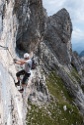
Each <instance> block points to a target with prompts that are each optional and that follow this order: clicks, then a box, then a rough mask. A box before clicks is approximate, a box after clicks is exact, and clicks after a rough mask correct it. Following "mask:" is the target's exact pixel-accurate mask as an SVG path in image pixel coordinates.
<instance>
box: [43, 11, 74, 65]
mask: <svg viewBox="0 0 84 125" xmlns="http://www.w3.org/2000/svg"><path fill="white" fill-rule="evenodd" d="M71 33H72V23H71V20H70V16H69V14H68V12H67V11H66V10H65V9H62V10H61V11H59V12H58V13H57V14H55V15H53V16H51V17H49V18H48V21H47V28H46V33H45V36H44V41H45V44H47V45H49V46H50V48H52V52H53V53H54V54H55V56H56V57H57V59H58V60H59V61H60V63H61V64H69V63H70V62H71V51H72V49H71Z"/></svg>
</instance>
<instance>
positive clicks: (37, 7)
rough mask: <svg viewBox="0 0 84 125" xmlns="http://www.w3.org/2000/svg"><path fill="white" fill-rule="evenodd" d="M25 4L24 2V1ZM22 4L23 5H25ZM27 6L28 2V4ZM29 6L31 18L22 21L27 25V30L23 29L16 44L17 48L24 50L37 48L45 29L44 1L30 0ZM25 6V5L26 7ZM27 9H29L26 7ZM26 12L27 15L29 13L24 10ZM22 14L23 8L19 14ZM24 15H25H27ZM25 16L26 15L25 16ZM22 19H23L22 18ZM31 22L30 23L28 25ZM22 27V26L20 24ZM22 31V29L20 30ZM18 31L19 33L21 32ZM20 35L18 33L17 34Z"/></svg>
mask: <svg viewBox="0 0 84 125" xmlns="http://www.w3.org/2000/svg"><path fill="white" fill-rule="evenodd" d="M23 4H24V3H23ZM23 4H22V5H23ZM26 6H27V4H26ZM28 6H29V13H30V20H29V21H28V20H27V22H23V20H22V22H21V23H23V27H26V30H24V28H23V29H22V35H21V37H19V39H17V41H16V44H17V48H18V49H20V50H22V51H29V52H30V51H32V50H34V49H35V46H38V43H39V42H40V40H41V38H42V34H43V31H44V25H45V24H44V20H45V18H44V14H43V7H42V1H41V0H35V1H33V0H29V1H28ZM24 8H25V7H24ZM25 10H26V11H27V9H26V8H25ZM24 14H25V15H26V16H27V14H26V13H25V12H24ZM20 15H21V16H22V13H21V10H20V14H19V16H20ZM25 15H24V16H25ZM23 18H24V17H23ZM20 20H21V19H20ZM28 23H29V25H28ZM20 28H21V26H20ZM19 32H21V30H20V31H19ZM19 32H18V34H19ZM17 37H18V35H17Z"/></svg>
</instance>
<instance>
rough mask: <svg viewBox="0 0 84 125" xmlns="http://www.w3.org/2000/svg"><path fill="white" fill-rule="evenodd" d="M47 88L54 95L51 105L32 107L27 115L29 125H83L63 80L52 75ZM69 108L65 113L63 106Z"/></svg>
mask: <svg viewBox="0 0 84 125" xmlns="http://www.w3.org/2000/svg"><path fill="white" fill-rule="evenodd" d="M47 87H48V89H49V92H50V94H51V95H52V99H51V102H50V103H49V105H45V106H43V107H40V108H39V107H37V106H35V105H32V104H30V105H31V110H29V111H28V114H27V125H83V124H82V122H83V118H82V116H81V115H80V114H79V111H78V109H77V107H76V106H75V105H73V104H72V101H73V99H72V98H71V97H70V96H69V94H68V92H67V90H66V88H65V87H64V86H63V81H62V79H61V78H60V77H59V76H57V75H56V74H55V73H51V74H50V75H49V77H48V79H47ZM65 105H66V107H67V110H66V111H64V109H63V106H65Z"/></svg>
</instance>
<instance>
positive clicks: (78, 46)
mask: <svg viewBox="0 0 84 125" xmlns="http://www.w3.org/2000/svg"><path fill="white" fill-rule="evenodd" d="M72 49H73V51H77V52H78V54H80V53H81V52H82V51H84V42H79V43H72Z"/></svg>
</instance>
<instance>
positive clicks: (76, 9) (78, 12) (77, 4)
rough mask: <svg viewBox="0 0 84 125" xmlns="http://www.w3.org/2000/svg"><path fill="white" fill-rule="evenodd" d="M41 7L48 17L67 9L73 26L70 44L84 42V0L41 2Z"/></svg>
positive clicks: (47, 0)
mask: <svg viewBox="0 0 84 125" xmlns="http://www.w3.org/2000/svg"><path fill="white" fill-rule="evenodd" d="M43 6H44V8H45V9H46V10H47V13H48V15H49V16H50V15H53V14H55V13H56V12H58V11H59V10H61V9H62V8H65V9H67V11H68V12H69V14H70V18H71V21H72V25H73V32H72V38H71V42H72V44H79V43H80V44H81V43H83V42H84V0H43Z"/></svg>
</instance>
